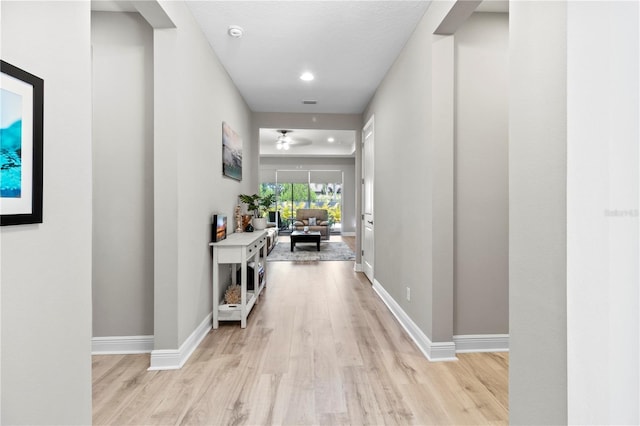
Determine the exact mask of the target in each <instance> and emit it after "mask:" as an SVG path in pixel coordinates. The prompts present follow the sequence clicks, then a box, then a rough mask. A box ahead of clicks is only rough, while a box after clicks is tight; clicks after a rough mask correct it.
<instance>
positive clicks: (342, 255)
mask: <svg viewBox="0 0 640 426" xmlns="http://www.w3.org/2000/svg"><path fill="white" fill-rule="evenodd" d="M355 259H356V254H355V253H354V252H353V251H352V250H351V249H350V248H349V246H348V245H347V244H345V243H343V242H342V241H321V242H320V251H317V249H316V245H315V244H311V243H297V244H296V248H295V249H294V250H293V252H292V251H291V244H290V243H289V241H279V242H278V244H276V246H275V247H274V248H273V250H271V253H269V256H267V261H268V262H316V261H319V260H355Z"/></svg>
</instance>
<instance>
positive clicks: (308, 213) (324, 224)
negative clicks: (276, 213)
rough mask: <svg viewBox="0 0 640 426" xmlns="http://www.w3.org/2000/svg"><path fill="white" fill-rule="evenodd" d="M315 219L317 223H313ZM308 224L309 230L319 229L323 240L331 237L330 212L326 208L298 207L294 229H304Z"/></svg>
mask: <svg viewBox="0 0 640 426" xmlns="http://www.w3.org/2000/svg"><path fill="white" fill-rule="evenodd" d="M314 219H315V225H312V223H313V222H314ZM305 226H308V227H309V231H319V232H320V235H321V237H320V238H322V239H323V240H328V239H329V212H328V211H327V210H325V209H298V210H296V220H295V221H294V222H293V229H294V230H296V231H302V230H304V227H305Z"/></svg>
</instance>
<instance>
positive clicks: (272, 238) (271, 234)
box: [265, 228, 278, 253]
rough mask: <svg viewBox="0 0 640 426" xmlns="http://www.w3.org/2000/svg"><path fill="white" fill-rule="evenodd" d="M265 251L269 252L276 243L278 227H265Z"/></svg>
mask: <svg viewBox="0 0 640 426" xmlns="http://www.w3.org/2000/svg"><path fill="white" fill-rule="evenodd" d="M265 231H267V253H271V250H273V248H274V247H275V246H276V244H277V243H278V228H267V229H265Z"/></svg>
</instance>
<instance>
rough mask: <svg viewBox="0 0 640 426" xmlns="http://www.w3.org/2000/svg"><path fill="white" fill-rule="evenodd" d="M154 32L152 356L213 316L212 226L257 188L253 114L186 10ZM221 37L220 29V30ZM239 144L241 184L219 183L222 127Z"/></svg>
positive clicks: (165, 4)
mask: <svg viewBox="0 0 640 426" xmlns="http://www.w3.org/2000/svg"><path fill="white" fill-rule="evenodd" d="M160 4H161V6H162V8H163V9H164V10H165V11H166V13H167V15H168V17H169V18H170V19H171V20H172V21H173V22H174V24H175V26H176V28H170V29H155V30H154V80H155V82H154V85H155V87H154V122H155V125H154V126H155V127H154V135H155V141H154V185H155V190H154V212H155V217H154V219H155V231H154V240H155V253H154V256H155V270H154V275H155V288H154V291H155V302H154V328H155V332H154V333H155V341H154V345H155V349H177V348H179V347H180V345H182V344H183V343H184V342H185V340H186V339H187V338H188V337H189V336H190V335H191V333H192V332H193V331H194V330H195V329H196V328H197V326H198V325H199V324H200V323H201V322H202V321H203V320H204V319H205V318H206V317H207V315H208V314H209V313H210V312H211V309H212V302H211V252H210V249H209V246H208V244H209V241H210V235H211V234H210V221H211V214H212V213H215V212H217V213H222V214H226V215H227V216H228V217H229V218H231V217H232V216H233V209H234V207H235V205H236V204H237V202H238V200H237V197H238V194H241V193H246V192H248V191H251V190H252V188H257V186H258V174H259V168H258V160H257V159H258V152H257V150H258V148H257V141H256V140H252V136H251V113H250V111H249V108H248V107H247V105H246V103H245V102H244V100H243V99H242V97H241V96H240V94H239V92H238V90H237V89H236V87H235V86H234V84H233V82H232V81H231V79H230V78H229V75H228V74H227V73H226V71H225V70H224V68H223V67H222V65H221V64H220V62H219V61H218V59H217V58H216V56H215V54H214V52H213V51H212V50H211V47H210V46H209V44H208V42H207V41H206V39H205V37H204V35H203V34H202V32H201V31H200V29H199V28H198V26H197V24H196V22H195V20H194V19H193V16H192V15H191V13H190V12H189V10H188V8H187V7H186V6H185V5H184V4H183V3H181V2H172V1H162V2H160ZM222 30H225V29H222ZM223 121H225V122H227V123H229V124H230V125H231V127H232V128H233V129H234V130H235V131H236V132H237V133H238V134H239V135H240V136H241V137H242V138H243V142H244V145H243V179H242V182H238V181H236V180H233V179H229V178H225V177H223V176H222V122H223Z"/></svg>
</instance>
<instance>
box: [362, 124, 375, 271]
mask: <svg viewBox="0 0 640 426" xmlns="http://www.w3.org/2000/svg"><path fill="white" fill-rule="evenodd" d="M373 137H374V135H373V117H371V119H370V120H369V121H368V122H367V125H366V126H364V129H363V130H362V247H361V249H362V270H363V272H364V273H365V275H366V276H367V278H368V279H369V281H371V283H373V261H374V254H375V253H374V250H373V248H374V244H373V241H374V232H373Z"/></svg>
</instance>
